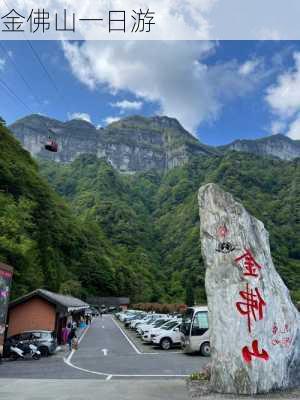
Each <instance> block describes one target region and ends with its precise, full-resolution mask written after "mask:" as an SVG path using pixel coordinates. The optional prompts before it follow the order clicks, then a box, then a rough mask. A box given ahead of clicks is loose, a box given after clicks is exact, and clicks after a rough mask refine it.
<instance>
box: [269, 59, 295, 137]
mask: <svg viewBox="0 0 300 400" xmlns="http://www.w3.org/2000/svg"><path fill="white" fill-rule="evenodd" d="M265 100H266V102H267V104H268V105H269V107H270V108H271V111H272V113H273V114H274V116H275V120H274V121H273V122H272V125H271V131H272V133H285V134H286V135H287V136H289V137H290V138H291V139H300V53H298V52H296V53H294V67H293V68H292V69H290V70H288V71H285V72H283V73H281V74H280V75H279V76H278V78H277V81H276V83H275V84H274V85H272V86H271V87H269V88H268V89H267V92H266V97H265Z"/></svg>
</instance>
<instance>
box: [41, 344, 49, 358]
mask: <svg viewBox="0 0 300 400" xmlns="http://www.w3.org/2000/svg"><path fill="white" fill-rule="evenodd" d="M38 350H39V351H40V352H41V355H42V356H43V357H48V356H49V354H50V353H49V349H48V347H46V346H41V347H39V348H38Z"/></svg>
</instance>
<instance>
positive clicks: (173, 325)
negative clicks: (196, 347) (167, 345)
mask: <svg viewBox="0 0 300 400" xmlns="http://www.w3.org/2000/svg"><path fill="white" fill-rule="evenodd" d="M175 326H178V322H172V323H171V324H170V325H169V326H168V327H167V328H165V330H167V331H170V330H171V329H173V328H175Z"/></svg>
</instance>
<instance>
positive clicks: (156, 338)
mask: <svg viewBox="0 0 300 400" xmlns="http://www.w3.org/2000/svg"><path fill="white" fill-rule="evenodd" d="M179 327H180V322H173V324H170V326H169V327H168V328H167V329H161V330H160V331H158V332H157V333H152V334H151V339H152V343H153V344H155V345H158V346H160V347H161V348H162V349H163V350H169V349H171V348H172V347H173V346H177V345H180V344H181V335H180V330H179Z"/></svg>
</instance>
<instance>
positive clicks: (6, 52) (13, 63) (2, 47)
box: [0, 41, 40, 104]
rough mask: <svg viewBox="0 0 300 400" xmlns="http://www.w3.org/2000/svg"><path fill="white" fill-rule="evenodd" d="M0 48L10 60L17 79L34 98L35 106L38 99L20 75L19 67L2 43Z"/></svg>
mask: <svg viewBox="0 0 300 400" xmlns="http://www.w3.org/2000/svg"><path fill="white" fill-rule="evenodd" d="M0 48H1V49H2V51H3V53H4V54H5V55H6V57H7V58H8V59H9V60H10V62H11V64H12V65H13V67H14V68H15V71H16V72H17V74H18V75H19V77H20V78H21V80H22V81H23V83H24V84H25V86H26V87H27V89H28V90H29V91H30V93H31V95H32V96H33V97H34V99H35V101H36V102H37V104H39V103H40V101H39V99H38V98H37V97H36V95H35V94H34V90H33V88H32V87H31V86H30V84H29V83H28V81H27V80H26V78H25V77H24V75H23V74H22V72H21V71H20V70H19V67H18V65H17V63H16V62H15V60H14V59H13V57H12V56H11V55H10V54H9V51H7V49H6V48H5V47H4V45H3V43H1V41H0Z"/></svg>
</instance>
